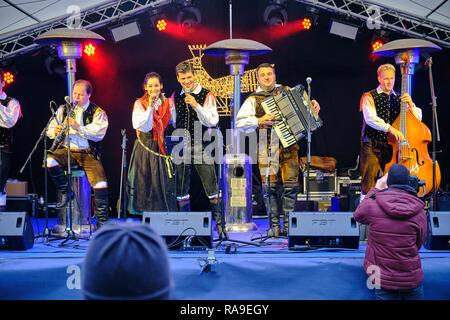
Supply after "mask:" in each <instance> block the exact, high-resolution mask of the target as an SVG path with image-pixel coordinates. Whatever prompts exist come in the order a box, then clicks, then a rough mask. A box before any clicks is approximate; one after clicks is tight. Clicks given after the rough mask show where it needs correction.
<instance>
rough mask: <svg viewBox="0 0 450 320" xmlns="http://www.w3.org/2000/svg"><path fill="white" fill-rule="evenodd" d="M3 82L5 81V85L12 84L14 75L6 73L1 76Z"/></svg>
mask: <svg viewBox="0 0 450 320" xmlns="http://www.w3.org/2000/svg"><path fill="white" fill-rule="evenodd" d="M3 81H5V83H6V84H11V83H13V82H14V75H13V74H12V73H11V72H9V71H7V72H5V73H4V74H3Z"/></svg>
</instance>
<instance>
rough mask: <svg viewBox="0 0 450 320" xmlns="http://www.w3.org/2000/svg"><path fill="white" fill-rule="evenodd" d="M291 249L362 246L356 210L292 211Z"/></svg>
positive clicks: (289, 239) (354, 247) (351, 247)
mask: <svg viewBox="0 0 450 320" xmlns="http://www.w3.org/2000/svg"><path fill="white" fill-rule="evenodd" d="M288 247H289V250H301V249H308V248H350V249H358V248H359V227H358V223H357V222H356V221H355V219H354V218H353V212H335V213H331V212H329V213H327V212H292V213H291V214H290V215H289V235H288Z"/></svg>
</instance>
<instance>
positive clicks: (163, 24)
mask: <svg viewBox="0 0 450 320" xmlns="http://www.w3.org/2000/svg"><path fill="white" fill-rule="evenodd" d="M166 28H167V22H166V20H164V19H159V20H158V21H156V29H158V31H164V30H166Z"/></svg>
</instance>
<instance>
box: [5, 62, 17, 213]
mask: <svg viewBox="0 0 450 320" xmlns="http://www.w3.org/2000/svg"><path fill="white" fill-rule="evenodd" d="M5 85H6V83H5V80H4V71H3V70H2V69H0V210H2V209H4V207H5V206H6V192H5V186H6V181H7V180H8V174H9V170H10V164H11V156H12V153H11V152H12V151H11V144H12V142H13V138H12V133H11V128H12V127H14V126H15V125H16V123H17V120H18V119H19V117H21V116H22V111H21V109H20V103H19V101H17V100H16V99H14V98H13V97H10V96H8V95H7V94H6V92H5V91H3V88H4V87H5Z"/></svg>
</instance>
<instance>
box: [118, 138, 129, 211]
mask: <svg viewBox="0 0 450 320" xmlns="http://www.w3.org/2000/svg"><path fill="white" fill-rule="evenodd" d="M125 132H126V130H125V129H122V130H121V133H122V166H121V168H120V191H119V208H118V209H117V218H118V219H120V214H121V212H122V189H123V188H124V187H126V183H125V181H124V180H125V179H124V169H125V168H126V167H127V158H126V157H127V155H126V148H127V135H126V133H125ZM125 198H126V195H125V194H124V197H123V208H124V215H123V216H124V217H125V216H126V211H127V209H126V207H127V206H126V203H125Z"/></svg>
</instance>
